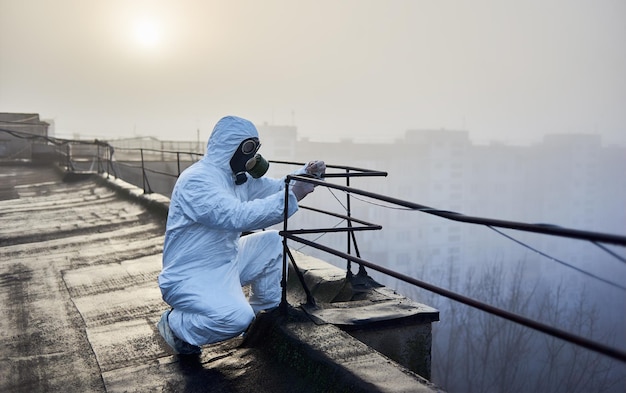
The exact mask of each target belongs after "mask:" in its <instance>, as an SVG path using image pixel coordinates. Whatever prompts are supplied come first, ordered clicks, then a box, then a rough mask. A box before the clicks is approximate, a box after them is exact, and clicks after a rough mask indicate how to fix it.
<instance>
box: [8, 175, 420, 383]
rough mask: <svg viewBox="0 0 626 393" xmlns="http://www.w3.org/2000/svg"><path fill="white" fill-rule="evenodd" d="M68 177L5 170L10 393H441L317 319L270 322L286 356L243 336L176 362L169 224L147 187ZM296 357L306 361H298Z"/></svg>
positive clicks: (275, 340)
mask: <svg viewBox="0 0 626 393" xmlns="http://www.w3.org/2000/svg"><path fill="white" fill-rule="evenodd" d="M62 177H63V176H62V174H60V173H59V172H58V171H57V170H55V169H53V168H47V167H30V166H19V167H16V166H0V311H2V315H3V316H4V317H3V318H0V391H6V392H22V391H23V392H26V391H28V392H31V391H64V392H98V391H110V392H118V391H119V392H126V391H131V392H132V391H136V392H140V391H141V392H144V391H165V392H175V391H186V392H189V391H212V392H238V391H246V392H249V391H255V392H266V391H267V392H270V391H271V392H292V391H300V392H319V391H334V390H336V391H358V390H353V389H352V388H351V386H357V385H358V386H361V387H363V389H360V391H421V390H419V389H424V388H427V389H430V388H429V387H428V386H427V385H425V384H424V381H423V380H422V379H421V378H419V377H417V376H416V375H415V374H413V373H411V372H409V371H408V370H406V369H404V368H402V367H400V366H399V365H397V364H395V363H394V362H392V361H390V360H389V359H387V358H385V357H383V356H382V355H380V354H379V353H377V352H376V351H373V350H372V349H371V348H368V347H367V346H364V345H363V344H360V343H359V342H358V341H357V340H355V339H353V338H352V337H350V336H349V335H347V334H345V333H343V332H341V330H339V329H338V328H336V327H334V326H331V325H316V324H315V323H313V322H312V321H311V320H310V319H309V320H308V321H307V320H306V319H305V320H290V321H288V322H287V323H284V324H277V325H276V324H274V322H272V323H271V324H269V326H270V327H271V329H269V330H265V329H263V328H262V327H263V322H262V319H260V322H261V323H260V324H259V332H267V333H266V334H267V337H268V340H265V344H270V343H274V344H276V345H278V348H283V349H285V348H286V349H287V351H286V352H285V351H284V350H283V351H281V352H276V351H274V350H270V349H269V348H268V347H267V346H266V345H265V344H264V345H241V344H242V339H235V340H230V341H227V342H224V343H221V344H217V345H212V346H206V347H204V348H203V353H202V355H201V356H200V357H196V358H187V357H179V356H175V355H172V354H171V353H170V352H169V350H168V347H167V345H166V344H165V343H164V342H163V341H162V339H161V337H160V336H159V334H158V332H157V330H156V322H157V321H158V319H159V316H160V314H161V312H162V311H163V310H165V309H166V308H167V305H166V304H165V303H163V302H162V300H161V298H160V293H159V291H158V287H157V284H156V277H157V275H158V272H159V270H160V259H161V252H162V241H163V231H164V218H163V216H162V215H161V214H154V212H153V211H152V210H149V209H148V208H147V207H146V205H144V204H143V203H139V201H140V200H141V199H143V198H145V196H143V195H142V194H141V193H137V192H135V191H136V190H134V191H133V190H131V192H130V193H129V195H130V194H132V195H134V198H135V199H127V198H120V196H119V193H116V192H115V191H113V189H112V188H110V187H108V186H106V185H103V184H101V183H99V182H98V181H95V180H94V179H90V178H88V179H85V180H83V181H81V180H80V179H74V180H76V181H74V182H71V183H68V182H63V181H62ZM150 203H152V202H150ZM150 203H148V205H150ZM158 209H160V208H158ZM158 209H157V210H158ZM161 211H162V210H161ZM273 320H275V321H279V320H280V319H279V318H275V319H273ZM255 330H256V328H254V329H252V330H251V331H250V335H253V334H255V333H254V332H255ZM258 334H260V333H257V337H258ZM270 338H271V340H270ZM250 342H254V341H250ZM257 342H259V341H258V340H257ZM302 347H306V348H310V351H306V352H299V351H298V350H296V349H297V348H302ZM294 348H295V349H294ZM333 350H334V353H333ZM342 352H343V354H347V355H349V356H346V357H341V356H339V355H338V354H341V353H342ZM303 354H306V355H303ZM294 357H300V358H301V360H302V361H301V362H300V363H297V364H295V363H294V364H291V363H292V360H293V358H294ZM282 361H287V362H288V363H284V362H282ZM303 365H304V366H303ZM387 368H388V369H387ZM316 369H318V370H322V371H320V372H321V374H317V373H313V374H312V373H311V372H312V370H316ZM324 370H342V372H337V371H335V372H329V371H324ZM374 370H377V373H374ZM393 370H395V371H393ZM325 372H329V373H328V374H325ZM387 374H388V375H392V376H394V378H387V379H385V378H383V377H384V376H385V375H387ZM320 381H326V382H324V383H322V382H320ZM355 389H356V388H355Z"/></svg>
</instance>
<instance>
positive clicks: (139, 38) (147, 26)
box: [134, 18, 161, 49]
mask: <svg viewBox="0 0 626 393" xmlns="http://www.w3.org/2000/svg"><path fill="white" fill-rule="evenodd" d="M134 38H135V41H136V42H137V44H138V45H140V46H141V47H144V48H147V49H154V48H156V47H157V46H158V45H159V43H160V42H161V29H160V26H159V24H158V22H157V21H156V20H154V19H147V18H144V19H141V20H138V21H137V22H136V23H135V29H134Z"/></svg>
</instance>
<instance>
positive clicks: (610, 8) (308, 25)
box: [0, 0, 626, 145]
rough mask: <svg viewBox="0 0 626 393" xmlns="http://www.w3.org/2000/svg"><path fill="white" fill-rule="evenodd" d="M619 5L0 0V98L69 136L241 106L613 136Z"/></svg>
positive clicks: (329, 117) (202, 126) (617, 120)
mask: <svg viewBox="0 0 626 393" xmlns="http://www.w3.org/2000/svg"><path fill="white" fill-rule="evenodd" d="M623 15H626V3H624V2H623V1H620V0H615V1H610V0H600V1H594V2H590V1H581V0H574V1H571V0H570V1H568V0H556V1H551V2H549V3H548V4H546V2H543V1H538V0H531V1H523V2H519V1H518V2H502V1H495V0H478V1H472V2H454V1H446V0H444V1H436V2H433V1H413V0H410V1H409V0H406V1H376V0H345V1H339V2H337V1H328V0H323V1H316V2H302V1H298V2H293V1H287V0H269V1H262V2H258V1H252V0H248V1H225V0H219V1H200V0H196V1H192V0H182V1H175V2H174V1H165V0H136V1H125V0H111V1H80V0H55V1H46V0H22V1H13V0H0V111H4V112H27V113H30V112H33V113H39V114H40V115H41V117H42V118H43V119H48V120H51V121H53V122H54V125H55V131H56V133H57V135H59V136H65V137H72V136H73V135H74V134H76V133H79V134H81V135H83V136H89V137H100V138H105V137H107V138H114V137H119V136H132V135H144V136H146V135H151V136H156V137H159V138H161V139H185V140H195V139H196V138H198V136H199V139H201V140H206V138H207V137H208V135H209V133H210V130H211V129H212V127H213V125H214V124H215V122H216V121H217V120H218V119H219V118H220V117H222V116H223V115H227V114H236V115H240V116H243V117H247V118H250V119H251V120H252V121H254V122H255V123H257V124H261V123H265V122H267V123H268V124H283V125H295V126H297V127H298V130H299V132H300V134H301V135H302V136H304V137H309V138H312V139H317V140H337V139H338V138H346V137H352V138H362V139H368V140H388V139H389V138H390V137H391V138H393V137H398V136H401V135H402V134H403V132H404V131H405V130H406V129H411V128H448V129H465V130H469V131H470V132H471V137H472V139H473V140H474V141H476V142H479V143H487V142H489V141H492V140H498V141H503V142H505V143H519V144H529V143H533V142H537V141H539V140H541V137H542V136H543V135H545V134H546V133H562V132H567V133H571V132H576V133H594V134H599V135H602V136H603V141H604V142H605V143H607V144H615V143H619V144H622V145H624V144H626V129H625V128H626V111H624V110H623V108H624V107H626V78H624V72H623V70H624V69H626V46H625V45H623V37H625V36H626V24H624V23H623V22H624V18H623Z"/></svg>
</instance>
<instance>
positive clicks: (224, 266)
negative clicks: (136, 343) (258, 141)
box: [158, 116, 325, 353]
mask: <svg viewBox="0 0 626 393" xmlns="http://www.w3.org/2000/svg"><path fill="white" fill-rule="evenodd" d="M249 138H258V132H257V130H256V128H255V127H254V125H253V124H252V123H251V122H249V121H248V120H245V119H241V118H238V117H233V116H229V117H225V118H223V119H221V120H220V121H219V122H218V123H217V124H216V126H215V128H214V130H213V132H212V134H211V136H210V138H209V141H208V144H207V151H206V154H205V156H204V157H203V158H202V159H201V160H200V161H198V162H196V163H195V164H193V165H192V166H190V167H189V168H188V169H186V170H185V171H183V173H182V174H181V175H180V177H179V179H178V181H177V182H176V185H175V187H174V191H173V193H172V198H171V202H170V207H169V214H168V217H167V229H166V234H165V243H164V246H163V269H162V271H161V273H160V275H159V279H158V280H159V287H160V288H161V293H162V295H163V300H165V302H166V303H168V304H169V305H170V306H171V307H172V310H171V311H167V312H166V313H169V315H168V314H164V319H165V323H166V324H169V329H171V333H173V334H174V335H175V336H176V337H177V338H178V339H180V340H183V341H184V342H186V343H189V344H191V346H201V345H205V344H209V343H215V342H218V341H223V340H226V339H230V338H233V337H236V336H238V335H240V334H241V333H242V332H244V331H245V329H246V328H247V327H248V326H249V325H250V323H251V322H252V321H253V319H254V318H255V315H256V313H258V312H259V311H261V310H264V309H270V308H274V307H276V306H277V305H278V304H279V303H280V300H281V286H280V281H281V278H282V239H281V237H280V236H279V234H278V232H277V231H274V230H270V231H263V232H257V233H254V234H251V235H247V236H243V237H241V233H242V232H245V231H254V230H258V229H263V228H266V227H268V226H271V225H274V224H277V223H279V222H281V221H282V220H283V211H284V205H285V200H284V199H285V180H284V178H282V179H271V178H267V177H259V178H253V177H252V176H250V175H249V174H247V173H246V174H245V176H246V177H247V179H246V181H245V182H244V183H243V184H239V185H236V184H235V175H234V173H233V169H232V168H231V164H230V162H231V158H233V155H234V153H235V151H237V149H239V148H240V144H241V143H242V141H244V140H246V139H249ZM321 163H322V165H323V162H321ZM324 169H325V166H324ZM303 172H304V171H302V172H300V173H303ZM299 183H300V184H299V185H304V184H308V183H304V182H299ZM310 191H312V187H311V189H310V190H308V192H310ZM287 195H288V198H289V211H288V212H287V214H288V216H291V215H292V214H294V213H295V212H296V210H297V209H298V204H297V200H298V198H296V195H295V194H294V190H291V191H290V192H289V193H288V194H287ZM305 195H306V193H305ZM302 197H303V196H302ZM299 198H301V196H300V195H299ZM247 284H250V285H251V295H250V299H249V301H248V299H246V297H245V295H244V293H243V291H242V286H243V285H247ZM162 319H163V318H162ZM162 323H163V322H160V324H162ZM161 328H162V326H159V330H161ZM166 329H167V328H166ZM161 334H162V335H164V333H163V332H161ZM164 337H165V335H164ZM166 341H167V339H166ZM168 343H170V342H169V341H168ZM170 345H172V344H171V343H170ZM174 349H175V350H176V348H174ZM198 351H199V348H198ZM179 353H181V351H179Z"/></svg>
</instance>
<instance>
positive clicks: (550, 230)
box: [280, 175, 626, 362]
mask: <svg viewBox="0 0 626 393" xmlns="http://www.w3.org/2000/svg"><path fill="white" fill-rule="evenodd" d="M294 180H295V181H304V182H308V183H312V184H314V185H316V186H324V187H329V188H334V189H337V190H341V191H344V192H346V193H348V194H350V193H354V194H358V195H362V196H365V197H368V198H373V199H376V200H380V201H384V202H388V203H392V204H395V205H399V206H403V207H406V208H408V209H412V210H418V211H422V212H424V213H428V214H434V215H437V216H440V217H443V218H446V219H450V220H455V221H461V222H466V223H472V224H480V225H487V226H491V227H503V228H509V229H516V230H520V231H527V232H537V233H543V234H547V235H554V236H560V237H569V238H574V239H583V240H589V241H591V242H593V243H610V244H616V245H621V246H626V237H625V236H619V235H612V234H606V233H597V232H590V231H580V230H573V229H568V228H561V227H557V226H548V225H545V224H527V223H519V222H514V221H504V220H493V219H487V218H482V217H470V216H464V215H462V214H459V213H455V212H448V211H441V210H437V209H433V208H430V207H427V206H424V205H420V204H416V203H413V202H409V201H404V200H401V199H397V198H392V197H388V196H385V195H381V194H376V193H372V192H368V191H364V190H359V189H356V188H351V187H348V186H340V185H337V184H332V183H327V182H325V181H323V180H318V179H315V178H312V177H307V176H292V175H289V176H287V178H286V179H285V185H286V186H285V206H284V211H285V216H284V220H285V222H284V224H283V230H282V231H281V232H280V235H281V236H282V237H283V247H284V252H283V265H284V266H283V298H282V300H281V310H286V309H287V296H286V293H287V292H286V269H287V255H289V258H290V259H291V262H292V263H293V264H294V267H295V268H296V270H297V266H296V265H295V260H294V258H293V256H292V255H291V253H290V252H289V249H288V246H287V239H289V240H293V241H296V242H298V243H301V244H304V245H307V246H310V247H313V248H315V249H318V250H321V251H324V252H327V253H329V254H332V255H335V256H338V257H341V258H345V259H347V260H349V261H353V262H356V263H358V264H359V266H366V267H368V268H370V269H373V270H376V271H378V272H380V273H383V274H385V275H388V276H390V277H394V278H396V279H399V280H402V281H404V282H407V283H409V284H412V285H415V286H418V287H420V288H423V289H426V290H428V291H431V292H433V293H436V294H438V295H441V296H444V297H447V298H449V299H452V300H454V301H457V302H460V303H463V304H465V305H468V306H470V307H474V308H476V309H479V310H482V311H485V312H487V313H490V314H492V315H496V316H498V317H501V318H504V319H507V320H509V321H511V322H514V323H517V324H520V325H523V326H526V327H529V328H531V329H535V330H537V331H540V332H542V333H545V334H548V335H550V336H553V337H557V338H560V339H562V340H565V341H568V342H570V343H572V344H576V345H579V346H581V347H584V348H587V349H590V350H593V351H595V352H598V353H601V354H603V355H606V356H609V357H612V358H614V359H617V360H620V361H622V362H626V352H624V351H621V350H619V349H615V348H612V347H609V346H607V345H604V344H601V343H598V342H595V341H592V340H589V339H587V338H584V337H580V336H577V335H575V334H572V333H569V332H567V331H564V330H562V329H558V328H555V327H552V326H549V325H546V324H543V323H540V322H537V321H535V320H532V319H530V318H527V317H524V316H521V315H518V314H515V313H512V312H510V311H507V310H503V309H500V308H498V307H495V306H492V305H490V304H487V303H483V302H480V301H478V300H476V299H472V298H469V297H467V296H463V295H461V294H459V293H456V292H452V291H449V290H447V289H444V288H441V287H437V286H435V285H432V284H430V283H427V282H425V281H422V280H418V279H416V278H413V277H410V276H407V275H404V274H402V273H398V272H396V271H393V270H391V269H388V268H385V267H382V266H379V265H376V264H374V263H372V262H369V261H366V260H364V259H362V258H361V257H360V256H353V255H350V253H349V252H348V253H344V252H341V251H338V250H335V249H333V248H330V247H327V246H324V245H321V244H319V243H316V242H313V241H310V240H307V239H304V238H302V237H299V236H296V235H297V234H305V233H319V232H321V231H331V230H329V229H317V230H310V229H309V230H307V229H298V230H288V226H287V214H286V212H287V211H288V203H289V201H288V198H287V192H288V186H289V183H290V182H291V181H294ZM345 218H346V219H350V221H349V224H348V227H347V228H343V229H341V230H344V231H348V233H349V234H354V231H356V230H357V229H359V230H362V229H364V228H354V227H352V226H351V221H356V220H355V219H353V218H350V217H349V216H346V217H345ZM368 224H369V223H368ZM371 225H373V224H371ZM367 229H372V227H370V226H368V227H367ZM332 230H333V231H334V230H335V228H333V229H332ZM348 266H349V265H348ZM348 274H350V272H349V271H348ZM299 277H300V276H299ZM300 283H301V285H302V286H303V288H305V291H306V293H307V297H308V296H309V295H308V293H309V292H308V288H307V285H306V283H305V282H304V279H303V278H300ZM307 301H309V300H307ZM309 302H310V301H309Z"/></svg>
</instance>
